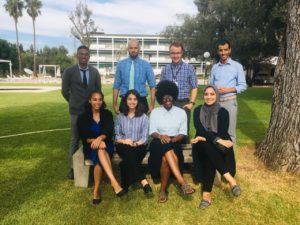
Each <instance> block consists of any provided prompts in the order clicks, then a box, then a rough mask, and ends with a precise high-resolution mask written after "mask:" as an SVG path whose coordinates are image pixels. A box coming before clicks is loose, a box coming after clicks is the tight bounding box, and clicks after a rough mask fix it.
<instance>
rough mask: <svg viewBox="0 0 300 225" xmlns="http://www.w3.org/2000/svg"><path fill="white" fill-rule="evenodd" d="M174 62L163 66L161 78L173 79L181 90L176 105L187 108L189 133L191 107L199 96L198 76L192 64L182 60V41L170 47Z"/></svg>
mask: <svg viewBox="0 0 300 225" xmlns="http://www.w3.org/2000/svg"><path fill="white" fill-rule="evenodd" d="M169 50H170V56H171V59H172V63H171V64H168V65H166V67H165V68H163V70H162V72H161V75H160V80H161V81H162V80H169V81H173V82H174V83H175V84H176V85H177V86H178V90H179V94H178V99H177V100H176V102H175V105H176V106H178V107H181V108H182V109H184V110H185V112H186V114H187V118H188V133H189V128H190V117H191V109H192V108H193V106H194V105H195V102H196V97H197V86H198V85H197V77H196V73H195V69H194V67H193V66H192V65H190V64H187V63H185V62H183V61H182V55H183V52H184V48H183V45H182V43H180V42H177V41H175V42H173V43H172V44H171V45H170V47H169Z"/></svg>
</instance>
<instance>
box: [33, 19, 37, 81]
mask: <svg viewBox="0 0 300 225" xmlns="http://www.w3.org/2000/svg"><path fill="white" fill-rule="evenodd" d="M32 24H33V76H34V77H37V73H36V41H35V21H34V19H32Z"/></svg>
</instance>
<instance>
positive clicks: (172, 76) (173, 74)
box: [160, 62, 198, 100]
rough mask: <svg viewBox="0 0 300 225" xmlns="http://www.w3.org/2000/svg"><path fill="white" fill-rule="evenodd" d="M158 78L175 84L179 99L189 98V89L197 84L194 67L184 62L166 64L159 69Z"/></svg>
mask: <svg viewBox="0 0 300 225" xmlns="http://www.w3.org/2000/svg"><path fill="white" fill-rule="evenodd" d="M160 80H161V81H162V80H169V81H173V82H175V83H176V84H177V86H178V91H179V94H178V99H179V100H181V99H186V98H189V96H190V91H191V89H194V88H197V86H198V85H197V77H196V73H195V69H194V67H193V66H192V65H190V64H187V63H185V62H181V63H178V64H174V63H171V64H168V65H166V67H165V68H163V70H162V71H161V75H160Z"/></svg>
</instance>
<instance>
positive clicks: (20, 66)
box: [15, 19, 22, 75]
mask: <svg viewBox="0 0 300 225" xmlns="http://www.w3.org/2000/svg"><path fill="white" fill-rule="evenodd" d="M15 28H16V36H17V52H18V59H19V60H18V61H19V75H21V74H22V61H21V52H20V45H19V32H18V22H17V20H16V19H15Z"/></svg>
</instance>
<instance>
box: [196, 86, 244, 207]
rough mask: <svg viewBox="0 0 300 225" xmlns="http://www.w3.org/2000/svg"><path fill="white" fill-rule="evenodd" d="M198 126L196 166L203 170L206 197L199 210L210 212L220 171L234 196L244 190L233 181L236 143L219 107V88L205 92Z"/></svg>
mask: <svg viewBox="0 0 300 225" xmlns="http://www.w3.org/2000/svg"><path fill="white" fill-rule="evenodd" d="M194 125H195V128H196V137H195V138H194V139H192V140H191V143H192V144H194V146H193V162H194V165H195V168H199V169H203V178H202V191H203V193H202V200H201V202H200V205H199V207H200V208H206V207H208V206H209V205H210V204H211V195H210V193H211V190H212V186H213V182H214V177H215V172H216V169H217V170H218V171H219V173H220V174H221V175H222V176H223V177H224V178H225V179H226V180H227V181H228V183H229V185H230V187H231V190H232V193H233V195H234V196H236V197H237V196H239V195H240V194H241V189H240V187H239V186H238V185H237V184H236V181H235V179H234V178H233V176H234V175H235V171H236V169H235V159H234V152H233V148H232V146H233V143H232V141H231V139H230V135H229V134H228V126H229V114H228V112H227V110H226V109H224V108H222V107H221V106H220V104H219V92H218V89H217V87H215V86H213V85H208V86H206V87H205V88H204V105H202V106H198V107H196V108H195V110H194ZM199 165H203V167H202V166H201V167H200V166H199ZM196 172H197V171H196ZM198 172H200V171H198Z"/></svg>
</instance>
